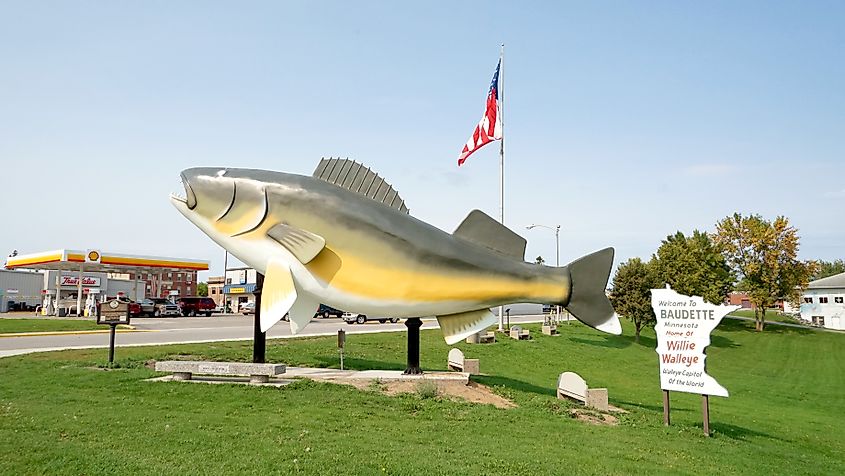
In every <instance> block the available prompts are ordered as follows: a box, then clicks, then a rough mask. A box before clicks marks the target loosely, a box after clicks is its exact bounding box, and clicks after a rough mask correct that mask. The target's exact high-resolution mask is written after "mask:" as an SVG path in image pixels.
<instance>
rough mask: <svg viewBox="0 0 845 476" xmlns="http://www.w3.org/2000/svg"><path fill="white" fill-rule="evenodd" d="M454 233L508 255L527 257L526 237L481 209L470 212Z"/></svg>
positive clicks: (520, 257)
mask: <svg viewBox="0 0 845 476" xmlns="http://www.w3.org/2000/svg"><path fill="white" fill-rule="evenodd" d="M452 234H453V235H454V236H458V237H460V238H463V239H465V240H468V241H471V242H473V243H476V244H479V245H482V246H486V247H487V248H490V249H492V250H496V251H498V252H500V253H504V254H506V255H508V256H513V257H514V258H518V259H520V260H524V259H525V238H523V237H521V236H519V235H517V234H516V233H514V232H513V231H511V230H510V229H509V228H508V227H506V226H505V225H502V224H501V223H499V222H497V221H496V220H494V219H493V218H491V217H490V216H489V215H487V214H486V213H484V212H482V211H481V210H473V211H471V212H469V215H467V217H466V218H464V221H462V222H461V224H460V225H458V228H457V229H456V230H455V232H454V233H452Z"/></svg>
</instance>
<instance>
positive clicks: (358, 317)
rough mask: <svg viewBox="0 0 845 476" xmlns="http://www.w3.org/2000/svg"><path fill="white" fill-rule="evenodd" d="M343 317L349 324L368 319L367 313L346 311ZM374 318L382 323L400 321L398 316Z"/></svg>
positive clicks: (362, 322) (363, 321) (361, 322)
mask: <svg viewBox="0 0 845 476" xmlns="http://www.w3.org/2000/svg"><path fill="white" fill-rule="evenodd" d="M341 317H342V318H343V320H344V321H346V323H347V324H356V323H357V324H364V323H366V322H367V320H368V318H367V316H366V314H358V313H355V312H344V313H343V315H342V316H341ZM372 320H374V321H379V323H381V324H384V323H385V322H387V321H390V322H392V323H394V324H395V323H397V322H399V318H398V317H377V318H375V319H372Z"/></svg>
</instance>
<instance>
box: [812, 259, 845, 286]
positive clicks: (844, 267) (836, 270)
mask: <svg viewBox="0 0 845 476" xmlns="http://www.w3.org/2000/svg"><path fill="white" fill-rule="evenodd" d="M817 263H818V264H819V270H818V272H816V274H815V275H814V276H813V279H812V280H813V281H815V280H817V279H822V278H826V277H828V276H833V275H834V274H840V273H845V261H843V260H841V259H838V260H834V261H824V260H819V261H817Z"/></svg>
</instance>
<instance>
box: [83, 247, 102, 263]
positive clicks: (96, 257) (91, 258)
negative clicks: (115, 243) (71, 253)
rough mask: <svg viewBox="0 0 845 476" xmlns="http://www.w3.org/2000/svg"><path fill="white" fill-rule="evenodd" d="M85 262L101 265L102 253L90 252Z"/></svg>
mask: <svg viewBox="0 0 845 476" xmlns="http://www.w3.org/2000/svg"><path fill="white" fill-rule="evenodd" d="M85 260H86V261H88V262H89V263H99V262H100V252H99V251H97V250H90V251H88V254H87V255H86V256H85Z"/></svg>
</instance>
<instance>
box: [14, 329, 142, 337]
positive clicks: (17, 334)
mask: <svg viewBox="0 0 845 476" xmlns="http://www.w3.org/2000/svg"><path fill="white" fill-rule="evenodd" d="M109 332H110V330H106V329H103V330H93V329H92V330H87V331H44V332H7V333H2V334H0V338H3V337H43V336H69V335H85V334H108V333H109ZM115 332H116V333H118V334H126V333H130V332H157V331H154V330H152V329H150V330H143V329H136V328H135V326H125V327H123V328H119V329H115Z"/></svg>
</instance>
